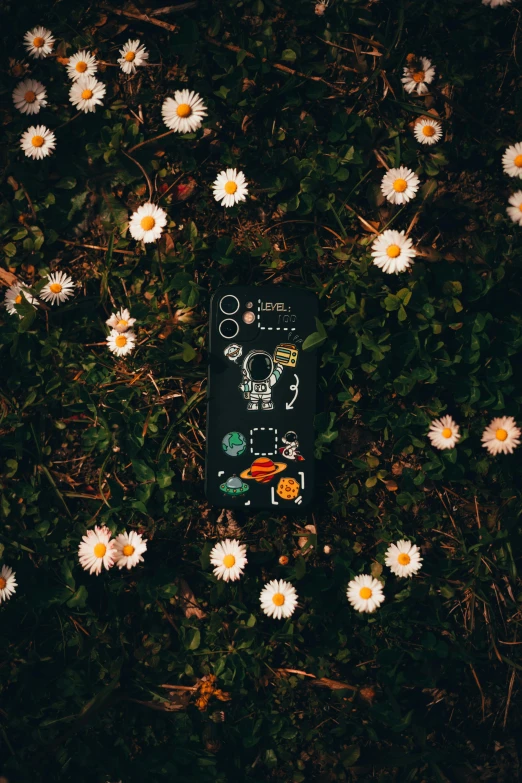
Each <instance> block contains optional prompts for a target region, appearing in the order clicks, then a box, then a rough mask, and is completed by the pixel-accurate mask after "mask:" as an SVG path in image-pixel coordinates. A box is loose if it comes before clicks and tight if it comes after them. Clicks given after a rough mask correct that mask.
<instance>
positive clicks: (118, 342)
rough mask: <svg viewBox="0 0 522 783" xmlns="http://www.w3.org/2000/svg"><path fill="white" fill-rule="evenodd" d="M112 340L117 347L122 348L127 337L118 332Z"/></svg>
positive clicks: (125, 343)
mask: <svg viewBox="0 0 522 783" xmlns="http://www.w3.org/2000/svg"><path fill="white" fill-rule="evenodd" d="M114 342H115V343H116V345H117V347H118V348H123V346H124V345H127V338H126V337H125V335H124V334H119V335H118V336H117V338H116V339H115V341H114Z"/></svg>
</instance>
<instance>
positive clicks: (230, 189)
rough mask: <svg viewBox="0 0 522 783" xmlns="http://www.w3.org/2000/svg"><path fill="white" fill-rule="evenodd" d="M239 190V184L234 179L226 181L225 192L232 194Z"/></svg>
mask: <svg viewBox="0 0 522 783" xmlns="http://www.w3.org/2000/svg"><path fill="white" fill-rule="evenodd" d="M236 190H237V185H236V183H235V182H232V180H229V181H228V182H225V193H228V194H229V195H230V196H231V195H232V194H233V193H235V192H236Z"/></svg>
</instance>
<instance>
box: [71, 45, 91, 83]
mask: <svg viewBox="0 0 522 783" xmlns="http://www.w3.org/2000/svg"><path fill="white" fill-rule="evenodd" d="M97 70H98V63H97V62H96V57H95V56H94V55H93V54H91V53H90V52H88V51H87V49H82V50H81V52H76V54H73V56H72V57H69V62H68V63H67V76H68V77H69V79H72V80H73V82H76V81H78V79H81V78H82V76H93V75H94V74H95V73H96V71H97Z"/></svg>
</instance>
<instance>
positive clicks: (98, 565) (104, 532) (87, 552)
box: [78, 525, 116, 575]
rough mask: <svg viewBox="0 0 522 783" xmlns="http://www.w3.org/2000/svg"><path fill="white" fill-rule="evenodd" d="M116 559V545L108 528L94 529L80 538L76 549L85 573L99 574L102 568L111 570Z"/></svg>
mask: <svg viewBox="0 0 522 783" xmlns="http://www.w3.org/2000/svg"><path fill="white" fill-rule="evenodd" d="M115 558H116V544H115V542H114V540H112V539H111V531H110V530H109V528H108V527H105V526H103V527H98V525H96V527H95V528H94V530H88V531H87V533H86V534H85V535H84V536H82V541H81V543H80V546H79V547H78V559H79V561H80V564H81V565H82V566H83V568H84V569H85V571H88V572H89V573H90V574H94V573H95V574H96V575H98V574H100V573H101V570H102V568H106V569H107V570H108V569H109V568H112V566H113V565H114V560H115Z"/></svg>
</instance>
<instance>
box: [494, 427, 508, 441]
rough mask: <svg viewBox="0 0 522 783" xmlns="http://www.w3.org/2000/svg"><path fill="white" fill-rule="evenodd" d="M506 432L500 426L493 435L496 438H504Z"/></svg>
mask: <svg viewBox="0 0 522 783" xmlns="http://www.w3.org/2000/svg"><path fill="white" fill-rule="evenodd" d="M507 436H508V434H507V432H506V430H503V429H502V427H501V428H500V429H498V430H497V431H496V433H495V437H496V439H497V440H506V438H507Z"/></svg>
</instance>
